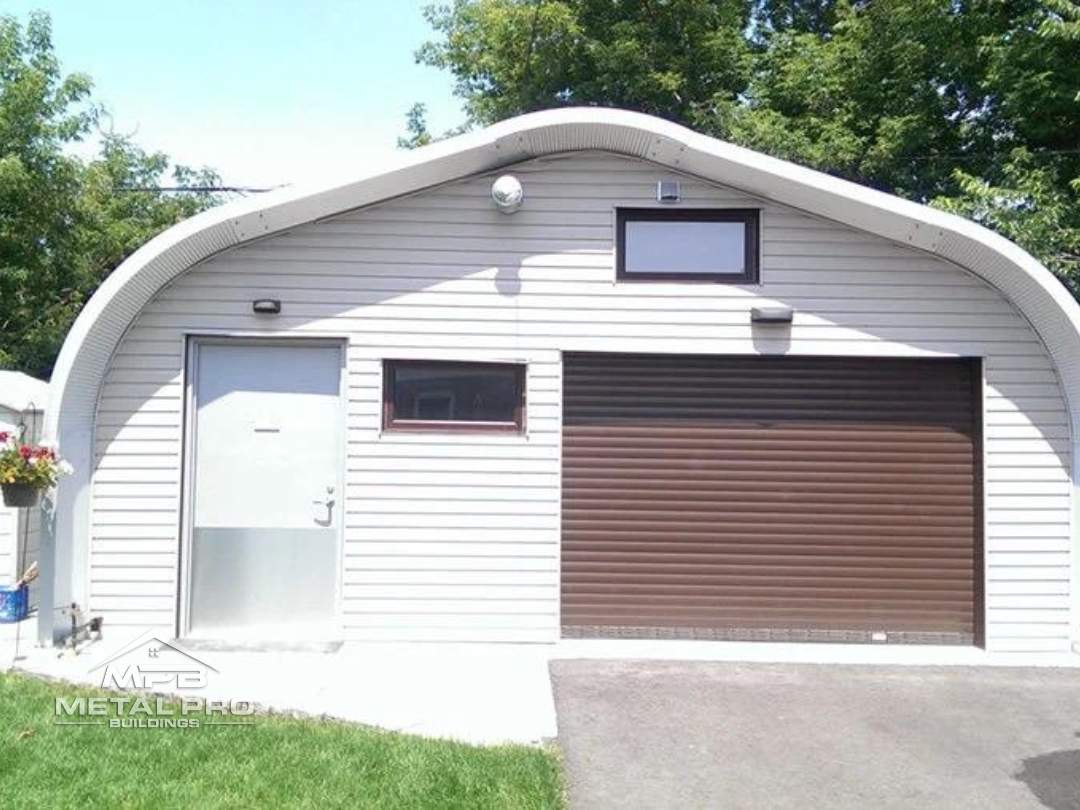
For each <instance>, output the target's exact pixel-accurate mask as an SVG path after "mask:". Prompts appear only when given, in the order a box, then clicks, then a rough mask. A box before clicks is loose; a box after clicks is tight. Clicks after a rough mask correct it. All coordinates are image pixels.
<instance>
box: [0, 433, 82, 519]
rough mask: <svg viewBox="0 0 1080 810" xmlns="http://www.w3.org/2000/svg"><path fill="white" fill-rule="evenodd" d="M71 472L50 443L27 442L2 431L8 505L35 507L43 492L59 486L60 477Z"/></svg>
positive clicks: (1, 475)
mask: <svg viewBox="0 0 1080 810" xmlns="http://www.w3.org/2000/svg"><path fill="white" fill-rule="evenodd" d="M70 472H71V465H70V464H68V463H67V462H66V461H63V460H61V459H60V458H59V457H58V456H57V455H56V451H55V450H54V449H53V448H52V447H49V446H48V445H32V444H23V443H22V442H20V441H17V440H16V438H15V436H14V435H13V434H11V433H4V432H0V489H2V490H3V493H4V505H5V506H14V507H22V508H25V507H28V506H33V505H34V504H36V503H37V502H38V498H39V497H40V496H41V491H42V490H44V489H48V488H49V487H51V486H55V484H56V479H57V478H58V477H59V476H61V475H67V474H68V473H70Z"/></svg>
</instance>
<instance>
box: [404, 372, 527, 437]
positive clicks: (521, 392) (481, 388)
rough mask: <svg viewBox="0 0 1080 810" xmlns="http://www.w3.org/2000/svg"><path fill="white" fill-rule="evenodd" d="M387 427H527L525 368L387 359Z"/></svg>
mask: <svg viewBox="0 0 1080 810" xmlns="http://www.w3.org/2000/svg"><path fill="white" fill-rule="evenodd" d="M383 428H384V429H386V430H468V431H487V430H494V431H508V432H521V431H522V430H524V428H525V366H524V364H521V363H462V362H456V361H445V360H386V361H384V363H383Z"/></svg>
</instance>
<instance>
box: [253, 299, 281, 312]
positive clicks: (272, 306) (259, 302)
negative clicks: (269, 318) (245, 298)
mask: <svg viewBox="0 0 1080 810" xmlns="http://www.w3.org/2000/svg"><path fill="white" fill-rule="evenodd" d="M251 311H252V312H255V313H257V314H259V315H277V314H278V313H279V312H281V301H279V300H278V299H276V298H256V299H255V300H254V301H252V302H251Z"/></svg>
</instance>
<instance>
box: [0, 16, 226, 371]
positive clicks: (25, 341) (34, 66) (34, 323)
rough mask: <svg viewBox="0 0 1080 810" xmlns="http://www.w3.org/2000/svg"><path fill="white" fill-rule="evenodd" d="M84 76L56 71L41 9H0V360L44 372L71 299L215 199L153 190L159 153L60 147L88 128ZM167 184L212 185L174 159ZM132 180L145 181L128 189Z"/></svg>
mask: <svg viewBox="0 0 1080 810" xmlns="http://www.w3.org/2000/svg"><path fill="white" fill-rule="evenodd" d="M91 87H92V86H91V81H90V79H89V77H87V76H85V75H82V74H73V75H68V76H65V75H64V74H63V73H62V71H61V69H60V64H59V60H58V59H57V57H56V55H55V53H54V50H53V45H52V36H51V26H50V21H49V18H48V16H47V15H45V14H42V13H34V14H31V15H30V17H29V19H28V20H27V22H26V23H25V24H22V23H20V22H19V21H18V20H16V19H14V18H12V17H0V367H2V368H17V369H21V370H24V371H26V372H28V373H31V374H35V375H39V376H47V375H48V374H49V373H50V371H51V369H52V364H53V362H54V361H55V358H56V354H57V352H58V351H59V348H60V345H61V343H62V342H63V338H64V335H65V334H66V333H67V330H68V329H69V328H70V326H71V323H72V321H73V320H74V319H75V316H76V315H77V314H78V312H79V309H80V308H81V307H82V305H83V304H84V303H85V302H86V300H87V299H88V298H89V297H90V295H91V294H92V293H93V291H94V290H95V289H97V287H98V285H99V284H100V283H101V282H102V280H104V278H105V277H106V276H107V275H108V274H109V272H111V271H112V270H113V269H114V268H115V267H116V265H117V264H119V263H120V262H121V261H123V260H124V259H125V258H126V257H127V256H128V255H130V254H131V253H132V252H133V251H134V250H135V249H136V248H138V247H139V245H141V244H142V243H144V242H145V241H147V240H148V239H150V238H151V237H152V236H154V235H155V234H157V233H158V232H159V231H161V230H163V229H164V228H166V227H168V226H170V225H172V224H174V223H176V222H178V221H179V220H181V219H183V218H185V217H188V216H191V215H192V214H195V213H197V212H198V211H201V210H203V209H204V208H206V207H207V206H209V205H213V204H215V203H216V202H217V201H218V197H217V195H215V194H213V193H210V192H203V193H195V194H180V195H178V194H174V193H171V192H163V191H158V190H154V189H157V188H158V187H160V186H161V185H162V182H163V181H164V180H165V179H166V178H168V177H169V171H168V168H169V161H168V158H167V157H166V156H165V155H162V154H157V153H146V152H144V151H142V150H141V149H139V148H138V147H137V146H135V145H134V144H132V143H131V142H130V141H129V140H128V139H126V138H124V137H120V136H116V135H105V136H103V137H102V145H101V150H100V154H99V155H98V156H97V157H96V158H95V159H93V160H90V161H82V160H79V159H78V158H76V157H74V156H72V155H71V154H70V152H69V149H68V148H69V147H70V146H71V145H72V144H74V143H76V142H78V141H80V140H82V139H84V138H86V137H88V136H89V135H91V134H93V133H94V132H95V127H96V126H97V124H98V123H99V121H100V119H101V114H102V109H101V107H100V105H97V104H95V103H93V102H92V100H91V98H90V94H91ZM172 182H173V183H174V184H176V185H184V186H188V185H197V186H200V187H205V186H216V185H217V184H218V178H217V176H216V175H215V174H214V173H213V172H210V171H207V170H201V171H193V170H191V169H188V168H184V167H178V168H176V169H174V170H173V172H172ZM132 189H147V190H139V191H135V190H132Z"/></svg>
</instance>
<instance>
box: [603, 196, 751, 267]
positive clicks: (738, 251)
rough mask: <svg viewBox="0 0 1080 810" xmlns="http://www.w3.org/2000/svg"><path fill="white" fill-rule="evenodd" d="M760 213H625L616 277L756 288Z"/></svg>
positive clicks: (619, 217)
mask: <svg viewBox="0 0 1080 810" xmlns="http://www.w3.org/2000/svg"><path fill="white" fill-rule="evenodd" d="M759 223H760V213H759V211H758V210H757V209H756V208H619V209H616V211H615V277H616V278H617V279H618V280H619V281H712V282H722V283H727V284H756V283H757V281H758V276H759V265H760V261H759V247H758V230H759Z"/></svg>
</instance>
